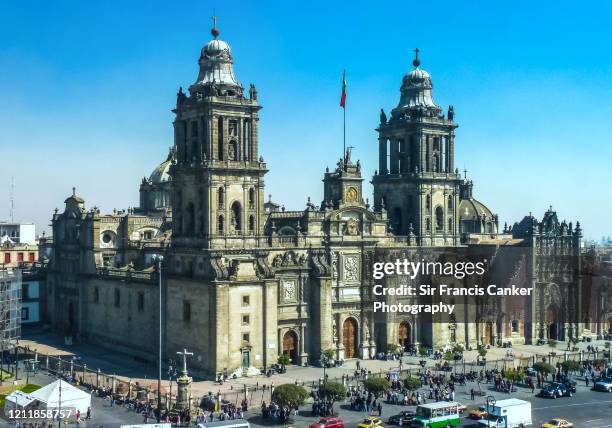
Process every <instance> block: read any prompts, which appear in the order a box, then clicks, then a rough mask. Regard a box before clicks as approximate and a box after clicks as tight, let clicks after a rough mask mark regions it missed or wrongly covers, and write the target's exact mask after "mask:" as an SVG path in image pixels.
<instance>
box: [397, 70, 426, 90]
mask: <svg viewBox="0 0 612 428" xmlns="http://www.w3.org/2000/svg"><path fill="white" fill-rule="evenodd" d="M403 83H404V85H406V86H431V75H430V74H429V73H428V72H427V71H425V70H421V69H420V68H415V69H414V70H412V71H411V72H410V73H406V75H404V80H403Z"/></svg>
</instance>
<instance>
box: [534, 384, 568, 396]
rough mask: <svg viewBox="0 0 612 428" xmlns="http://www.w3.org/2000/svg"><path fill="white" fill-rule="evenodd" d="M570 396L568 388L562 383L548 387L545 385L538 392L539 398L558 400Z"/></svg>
mask: <svg viewBox="0 0 612 428" xmlns="http://www.w3.org/2000/svg"><path fill="white" fill-rule="evenodd" d="M571 396H572V391H570V390H569V388H567V387H566V386H565V385H563V384H562V383H551V384H550V385H546V386H545V387H544V388H542V390H541V391H540V397H548V398H559V397H571Z"/></svg>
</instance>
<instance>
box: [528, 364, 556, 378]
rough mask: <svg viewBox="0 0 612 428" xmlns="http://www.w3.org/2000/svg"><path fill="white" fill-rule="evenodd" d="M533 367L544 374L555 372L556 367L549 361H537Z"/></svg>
mask: <svg viewBox="0 0 612 428" xmlns="http://www.w3.org/2000/svg"><path fill="white" fill-rule="evenodd" d="M533 369H534V370H535V371H537V372H540V373H542V374H544V375H548V374H551V373H554V372H555V368H554V367H553V366H552V365H551V364H548V363H544V362H537V363H535V364H534V365H533Z"/></svg>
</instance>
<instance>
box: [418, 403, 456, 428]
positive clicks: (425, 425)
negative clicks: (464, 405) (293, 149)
mask: <svg viewBox="0 0 612 428" xmlns="http://www.w3.org/2000/svg"><path fill="white" fill-rule="evenodd" d="M459 424H461V418H460V417H459V403H456V402H453V401H440V402H437V403H429V404H421V405H419V406H417V408H416V416H415V417H414V419H413V420H412V425H411V426H412V427H414V428H440V427H441V428H446V427H447V426H448V425H451V426H459Z"/></svg>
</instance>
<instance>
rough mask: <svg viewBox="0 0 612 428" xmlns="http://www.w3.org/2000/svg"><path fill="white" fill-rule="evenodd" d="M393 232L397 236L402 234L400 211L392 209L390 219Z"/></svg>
mask: <svg viewBox="0 0 612 428" xmlns="http://www.w3.org/2000/svg"><path fill="white" fill-rule="evenodd" d="M391 221H392V225H393V232H395V234H399V233H401V232H402V210H401V209H400V208H394V209H393V217H392V219H391Z"/></svg>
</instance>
